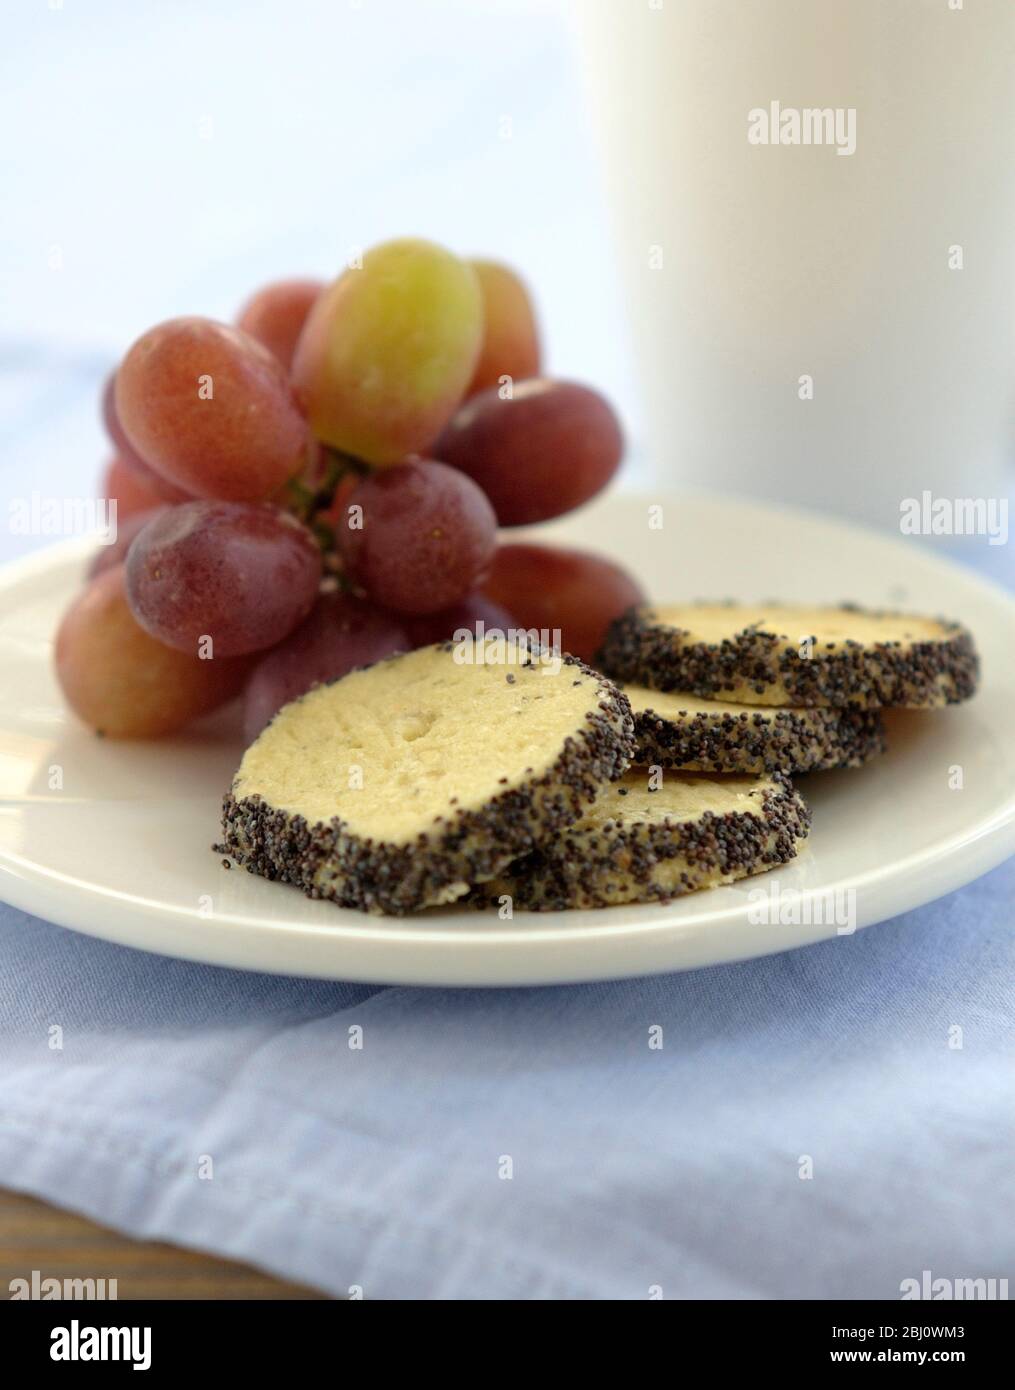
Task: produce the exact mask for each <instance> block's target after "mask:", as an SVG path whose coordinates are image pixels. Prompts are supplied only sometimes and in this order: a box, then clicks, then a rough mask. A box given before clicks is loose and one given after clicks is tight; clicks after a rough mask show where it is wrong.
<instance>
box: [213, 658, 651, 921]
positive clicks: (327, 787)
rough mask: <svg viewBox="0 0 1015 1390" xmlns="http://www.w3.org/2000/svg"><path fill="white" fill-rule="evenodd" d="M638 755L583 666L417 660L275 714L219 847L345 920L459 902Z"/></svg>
mask: <svg viewBox="0 0 1015 1390" xmlns="http://www.w3.org/2000/svg"><path fill="white" fill-rule="evenodd" d="M463 653H464V657H465V659H462V658H463ZM632 751H633V738H632V722H631V713H630V707H629V705H628V702H627V699H626V697H625V696H623V695H621V694H620V693H619V691H618V690H617V689H616V687H615V686H613V685H612V684H611V683H610V682H609V681H607V680H606V679H605V678H604V677H602V676H601V675H599V673H598V672H595V671H592V670H590V669H589V667H587V666H585V665H583V663H582V662H580V661H578V660H577V659H576V658H573V657H567V656H565V657H561V656H559V655H558V654H554V653H543V654H539V653H538V652H536V653H535V654H534V653H533V651H532V650H531V649H527V648H526V647H525V646H524V645H521V646H519V645H518V644H514V643H504V642H503V641H500V642H497V641H494V640H493V639H489V640H487V641H485V642H480V643H474V644H465V646H464V647H458V646H456V645H454V644H452V643H450V642H447V643H443V644H441V645H439V646H434V647H423V648H421V649H420V650H418V651H414V652H410V653H409V654H407V655H403V656H393V657H389V658H388V659H387V660H385V661H381V662H379V663H378V664H377V665H375V666H371V667H368V668H366V669H364V670H359V671H353V672H351V673H350V674H349V675H347V676H344V677H343V678H342V679H341V680H338V681H335V682H333V683H332V684H330V685H323V686H318V687H316V688H315V689H313V690H311V691H310V692H309V693H308V694H306V695H304V696H302V697H301V698H300V699H298V700H294V701H292V703H291V704H288V705H286V706H285V707H284V708H283V709H281V710H280V711H279V712H278V714H276V715H275V718H274V719H273V720H272V721H271V723H270V724H269V725H268V727H267V728H266V729H265V730H264V732H263V733H262V734H261V735H260V737H259V738H258V739H257V740H256V741H255V742H254V743H253V744H252V745H251V746H250V748H248V749H247V752H246V753H245V755H244V757H243V761H242V763H241V764H240V768H239V771H238V772H237V774H236V777H235V779H234V781H233V786H232V789H231V791H230V792H229V794H228V795H227V796H226V798H225V803H224V807H223V831H224V840H225V843H224V846H223V849H224V851H225V852H227V853H229V854H231V855H232V856H233V857H234V858H236V859H237V860H239V861H240V862H241V863H243V864H245V865H246V867H247V868H248V869H249V870H250V871H251V872H252V873H258V874H262V875H264V877H266V878H271V879H279V880H281V881H282V882H285V883H291V884H295V885H298V886H299V887H301V888H303V889H304V890H305V891H306V892H307V893H308V894H309V895H310V896H311V897H315V898H330V899H333V900H334V901H335V902H337V903H339V904H341V905H342V906H344V907H355V908H360V909H362V910H365V911H370V912H387V913H395V914H402V913H405V912H409V911H412V910H414V909H416V908H421V907H426V906H430V905H435V904H440V903H449V902H453V901H454V900H456V899H457V898H460V897H462V896H463V895H464V894H465V893H466V892H468V890H469V888H470V887H471V886H472V885H473V884H476V883H479V882H482V881H483V880H484V879H487V878H489V877H491V876H492V875H493V874H494V873H496V872H497V871H498V870H499V869H500V868H502V867H503V866H504V865H505V864H507V863H508V862H509V861H510V860H512V859H514V858H515V857H516V856H518V855H519V854H522V853H524V852H525V851H526V850H528V849H530V848H531V847H532V846H533V844H535V843H537V842H538V841H539V840H540V839H543V838H546V837H553V836H555V835H558V834H560V833H561V832H562V831H563V830H564V829H566V827H567V826H568V825H570V824H571V823H572V822H573V821H575V820H576V819H577V818H578V817H579V816H580V815H581V814H582V813H583V812H584V811H585V810H586V809H587V808H588V807H589V806H590V804H591V803H592V802H593V800H594V798H595V796H596V793H597V792H598V791H599V789H600V788H601V787H602V786H603V784H604V783H606V782H608V781H609V780H610V779H612V778H615V777H617V776H619V775H620V773H621V772H622V771H623V769H624V768H625V767H627V765H628V763H629V761H630V757H631V753H632Z"/></svg>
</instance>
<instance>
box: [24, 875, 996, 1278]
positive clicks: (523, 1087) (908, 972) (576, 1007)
mask: <svg viewBox="0 0 1015 1390" xmlns="http://www.w3.org/2000/svg"><path fill="white" fill-rule="evenodd" d="M1013 892H1015V864H1013V863H1012V862H1011V861H1010V862H1009V863H1008V864H1007V865H1004V866H1002V867H1001V868H999V869H997V870H995V871H994V872H992V873H990V874H988V875H987V876H986V877H984V878H982V879H980V880H979V881H978V882H977V883H975V884H972V885H970V886H969V887H967V888H965V889H963V890H962V891H961V892H958V893H954V894H952V895H951V896H949V897H948V898H945V899H943V900H941V901H940V902H938V903H936V904H934V905H932V906H930V907H927V908H922V909H920V910H918V911H915V912H911V913H907V914H906V915H905V916H903V917H901V918H899V919H897V920H896V921H894V922H892V923H890V924H885V925H882V926H879V927H875V928H872V929H870V930H867V931H862V932H859V933H857V934H856V935H855V936H844V937H840V938H837V939H836V940H834V941H829V942H825V943H822V944H820V945H817V946H812V947H809V948H807V949H804V950H800V951H795V952H789V953H785V954H782V955H779V956H773V957H769V958H766V959H763V960H758V961H753V962H747V963H744V964H740V965H731V966H724V967H714V968H710V969H706V970H701V971H696V972H692V973H689V974H678V975H667V976H659V977H656V978H654V979H647V980H631V981H621V982H614V983H607V984H595V985H583V986H570V987H562V988H548V989H512V990H504V991H496V990H474V991H465V990H459V991H456V990H430V991H428V990H421V989H407V988H375V987H367V986H359V985H347V984H331V983H327V982H321V981H315V980H296V979H284V978H277V977H272V976H265V975H255V974H246V973H244V972H241V971H232V970H225V969H221V968H218V967H214V966H201V965H192V964H188V963H185V962H181V961H175V960H169V959H167V958H165V957H161V956H154V955H147V954H145V953H142V952H138V951H134V950H131V949H128V948H125V947H119V946H113V945H109V944H106V943H104V942H101V941H94V940H91V939H88V938H86V937H83V936H77V935H75V934H74V933H72V932H68V931H64V930H62V929H60V928H58V927H55V926H52V925H50V924H48V923H45V922H41V921H38V920H36V919H33V918H31V917H27V916H25V915H24V914H23V913H20V912H16V911H14V910H12V909H4V910H3V911H2V912H0V1060H2V1065H0V1184H3V1185H6V1186H9V1187H13V1188H17V1189H19V1190H24V1191H27V1192H33V1193H37V1194H38V1195H40V1196H42V1197H44V1198H47V1199H49V1200H51V1201H54V1202H56V1203H57V1204H59V1205H62V1206H69V1207H73V1208H75V1209H78V1210H80V1211H83V1212H86V1213H88V1214H89V1215H91V1216H93V1217H95V1218H96V1219H98V1220H100V1221H103V1222H106V1223H108V1224H110V1225H112V1226H115V1227H117V1228H119V1229H121V1230H124V1231H127V1232H130V1233H132V1234H135V1235H138V1236H143V1237H162V1238H166V1239H169V1240H172V1241H176V1242H178V1243H180V1244H182V1245H192V1246H195V1247H198V1248H201V1249H204V1250H210V1251H215V1252H219V1253H221V1254H224V1255H228V1256H232V1257H235V1258H239V1259H243V1260H248V1261H250V1262H252V1263H254V1264H256V1265H260V1266H262V1267H264V1268H265V1269H269V1270H272V1271H274V1272H276V1273H278V1274H280V1275H283V1276H287V1277H289V1278H292V1279H296V1280H300V1281H303V1282H305V1283H308V1284H312V1285H315V1286H317V1287H319V1288H321V1289H324V1290H327V1291H328V1292H330V1293H332V1294H334V1295H335V1296H337V1297H356V1296H359V1295H360V1293H362V1296H364V1297H367V1298H381V1297H386V1298H397V1297H411V1298H462V1299H472V1298H495V1297H502V1298H519V1299H539V1298H552V1299H567V1298H632V1299H644V1298H651V1297H659V1296H662V1297H666V1298H677V1297H691V1298H702V1297H706V1298H708V1297H723V1298H739V1297H804V1298H820V1297H842V1298H862V1297H886V1298H896V1297H899V1295H900V1288H901V1287H902V1285H903V1281H905V1280H907V1279H917V1280H920V1279H921V1278H922V1274H923V1271H924V1270H930V1271H931V1273H932V1275H933V1276H934V1277H944V1278H950V1279H955V1278H967V1277H978V1278H997V1279H1000V1278H1008V1279H1015V1223H1013V1221H1012V1216H1013V1214H1015V1165H1013V1163H1012V1153H1013V1144H1015V1042H1013V1027H1012V1020H1013V1012H1015V1011H1013V1004H1015V937H1013V933H1012V930H1011V925H1012V923H1011V916H1012V909H1011V903H1012V897H1013ZM956 1028H958V1029H961V1034H959V1033H956V1031H955V1030H956ZM54 1029H59V1030H60V1032H59V1033H57V1032H54V1031H53V1030H54ZM658 1029H661V1030H662V1031H661V1034H660V1033H659V1032H658V1031H656V1030H658ZM359 1030H361V1031H359ZM660 1039H661V1042H662V1046H661V1047H659V1046H650V1042H652V1041H654V1042H656V1043H658V1042H659V1041H660ZM956 1041H961V1043H962V1045H961V1047H957V1046H955V1043H956ZM54 1042H60V1043H62V1046H60V1047H55V1046H53V1043H54ZM43 1273H45V1271H43ZM94 1273H95V1276H96V1277H100V1276H102V1275H103V1274H109V1273H110V1271H104V1270H96V1271H94ZM25 1274H26V1276H28V1275H29V1274H30V1271H25Z"/></svg>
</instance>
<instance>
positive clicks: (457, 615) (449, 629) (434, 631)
mask: <svg viewBox="0 0 1015 1390" xmlns="http://www.w3.org/2000/svg"><path fill="white" fill-rule="evenodd" d="M403 621H404V624H405V630H406V632H407V633H408V634H409V639H410V641H411V642H412V645H413V646H414V647H429V646H431V645H432V644H433V643H434V642H449V641H450V640H451V638H452V637H453V636H454V635H455V633H456V632H458V631H459V629H461V628H466V627H467V628H468V629H469V630H470V632H473V633H474V632H475V631H476V624H477V623H482V624H483V628H484V631H486V632H489V631H490V630H491V629H492V628H497V629H499V631H501V632H507V631H508V629H509V628H512V627H517V626H518V624H517V623H516V622H515V620H514V618H512V616H511V614H510V613H509V612H508V611H507V609H506V608H501V606H500V604H499V603H494V602H493V601H492V600H491V599H488V598H485V597H484V596H483V595H482V594H469V595H468V596H467V597H466V598H463V599H462V601H461V603H456V604H455V605H454V607H453V608H444V609H442V610H441V612H440V613H416V614H412V613H406V614H404V615H403Z"/></svg>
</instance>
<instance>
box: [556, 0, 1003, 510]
mask: <svg viewBox="0 0 1015 1390" xmlns="http://www.w3.org/2000/svg"><path fill="white" fill-rule="evenodd" d="M571 8H572V13H573V14H574V16H575V18H576V20H577V23H578V30H579V34H580V38H581V47H582V50H583V54H584V58H585V66H586V69H587V73H588V79H589V83H588V89H589V97H590V107H591V110H592V115H593V119H594V121H595V123H596V124H597V125H598V127H599V130H600V132H601V135H602V145H603V149H604V153H605V162H606V168H607V175H608V181H609V182H608V187H609V193H610V202H611V205H612V208H613V213H614V218H615V229H616V239H617V247H618V254H619V259H620V262H621V268H622V272H623V274H624V277H625V281H626V287H627V293H628V298H629V301H630V305H631V318H632V328H633V334H634V343H635V349H636V352H637V354H638V360H637V367H638V373H639V377H640V379H641V383H642V386H643V391H644V399H645V406H646V419H647V444H648V447H649V450H650V453H651V456H652V462H653V465H654V470H655V477H656V479H657V480H658V481H659V482H665V483H667V484H679V483H683V484H689V485H692V486H707V487H711V488H717V489H720V490H731V491H737V492H743V493H748V494H752V495H755V496H760V497H765V498H769V499H773V500H777V501H781V502H784V503H789V504H798V505H803V506H807V507H822V508H825V509H828V510H833V511H835V512H838V513H840V514H844V515H847V516H852V517H855V518H862V519H865V520H867V521H869V522H872V523H874V524H877V525H881V526H886V527H892V528H898V526H899V516H900V509H901V508H902V507H903V506H904V503H905V501H906V499H907V498H908V499H911V498H913V497H917V498H919V497H921V496H922V495H923V494H925V493H926V492H927V491H928V490H929V491H930V492H931V494H932V495H933V496H946V497H956V496H963V497H970V496H971V497H992V496H996V495H999V494H1003V493H1006V492H1007V478H1006V462H1007V459H1008V457H1009V456H1010V451H1009V439H1010V434H1009V427H1010V423H1011V415H1010V407H1011V403H1012V398H1013V395H1015V364H1013V353H1012V347H1013V324H1015V274H1013V270H1015V224H1013V217H1012V212H1013V197H1012V190H1013V175H1015V80H1013V71H1012V54H1013V52H1015V3H1013V0H964V3H963V0H848V3H847V0H574V3H573V5H572V7H571Z"/></svg>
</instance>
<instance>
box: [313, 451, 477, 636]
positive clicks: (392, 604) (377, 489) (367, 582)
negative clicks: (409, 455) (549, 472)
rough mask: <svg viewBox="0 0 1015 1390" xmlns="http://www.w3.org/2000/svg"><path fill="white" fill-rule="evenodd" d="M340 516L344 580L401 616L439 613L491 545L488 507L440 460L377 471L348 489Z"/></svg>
mask: <svg viewBox="0 0 1015 1390" xmlns="http://www.w3.org/2000/svg"><path fill="white" fill-rule="evenodd" d="M360 509H361V510H360ZM345 511H346V515H345V518H344V519H342V520H341V521H340V523H339V525H338V527H337V530H336V540H337V543H338V548H339V551H340V552H341V555H342V559H343V560H344V561H345V565H346V571H347V573H348V574H349V577H350V578H351V579H352V580H353V582H354V583H356V584H359V585H361V586H362V587H363V588H364V589H365V590H366V592H367V594H368V595H369V597H370V598H372V599H373V600H374V601H375V602H376V603H379V604H381V605H382V606H383V607H385V608H394V609H396V610H397V611H398V612H400V613H436V612H439V611H440V610H441V609H442V608H449V607H450V606H451V605H452V604H453V603H458V602H459V600H460V599H463V598H464V597H465V595H466V594H467V593H469V591H470V590H471V589H472V588H474V586H475V585H476V582H477V580H479V579H480V577H481V576H482V575H483V573H484V572H485V570H486V567H487V565H488V564H489V562H490V557H491V555H492V554H493V551H494V547H495V545H496V528H497V519H496V517H495V516H494V514H493V508H492V507H491V506H490V503H489V502H488V501H487V500H486V498H485V497H484V495H483V493H482V491H481V490H480V489H479V488H478V487H477V486H476V484H475V483H474V482H472V481H470V479H468V478H467V477H466V476H465V474H464V473H459V472H458V471H457V470H456V469H454V468H448V467H446V466H445V465H444V464H443V463H433V462H430V461H429V460H425V459H418V460H413V461H412V462H409V463H402V464H397V465H396V466H395V467H393V468H386V469H384V470H383V472H379V473H374V474H372V475H371V476H370V477H368V478H364V479H363V481H362V482H360V483H359V484H357V486H356V487H355V488H354V489H353V490H352V492H351V493H350V494H349V497H348V501H347V504H346V509H345ZM360 520H362V525H361V526H358V525H357V524H356V523H357V522H358V521H360Z"/></svg>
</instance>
